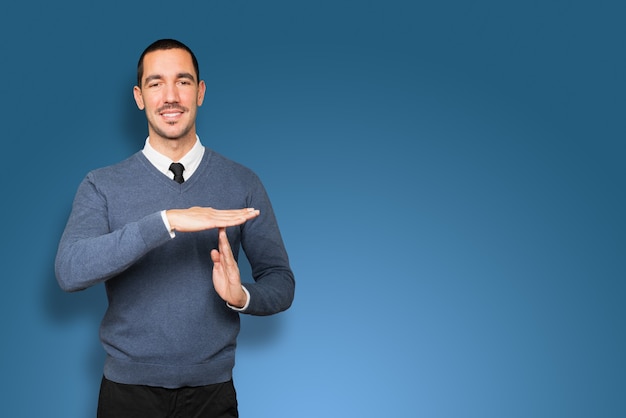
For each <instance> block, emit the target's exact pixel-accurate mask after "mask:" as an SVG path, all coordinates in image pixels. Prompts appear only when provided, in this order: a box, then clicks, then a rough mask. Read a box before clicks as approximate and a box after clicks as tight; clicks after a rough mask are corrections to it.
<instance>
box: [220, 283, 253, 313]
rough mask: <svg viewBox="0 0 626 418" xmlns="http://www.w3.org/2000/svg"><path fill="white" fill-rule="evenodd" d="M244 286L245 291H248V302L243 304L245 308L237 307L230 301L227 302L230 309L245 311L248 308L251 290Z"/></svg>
mask: <svg viewBox="0 0 626 418" xmlns="http://www.w3.org/2000/svg"><path fill="white" fill-rule="evenodd" d="M241 287H242V288H243V291H244V292H246V296H247V298H246V304H245V305H243V308H237V307H236V306H233V305H231V304H230V303H228V302H226V306H228V307H229V308H230V309H232V310H234V311H237V312H241V311H245V310H246V309H248V306H249V305H250V292H248V289H246V287H245V286H241Z"/></svg>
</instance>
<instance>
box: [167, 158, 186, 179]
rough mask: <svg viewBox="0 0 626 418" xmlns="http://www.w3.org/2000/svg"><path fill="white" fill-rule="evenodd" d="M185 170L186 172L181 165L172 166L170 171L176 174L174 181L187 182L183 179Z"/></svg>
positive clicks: (174, 164)
mask: <svg viewBox="0 0 626 418" xmlns="http://www.w3.org/2000/svg"><path fill="white" fill-rule="evenodd" d="M183 170H185V167H184V166H183V165H182V164H181V163H172V164H170V171H171V172H172V173H174V181H175V182H176V183H182V182H184V181H185V179H184V178H183Z"/></svg>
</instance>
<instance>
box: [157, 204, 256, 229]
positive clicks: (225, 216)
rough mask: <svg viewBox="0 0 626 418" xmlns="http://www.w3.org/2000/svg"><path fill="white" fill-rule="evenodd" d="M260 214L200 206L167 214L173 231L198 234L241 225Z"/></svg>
mask: <svg viewBox="0 0 626 418" xmlns="http://www.w3.org/2000/svg"><path fill="white" fill-rule="evenodd" d="M259 213H260V212H259V211H258V210H255V209H253V208H245V209H227V210H220V209H213V208H204V207H199V206H194V207H192V208H189V209H170V210H168V211H166V212H165V214H166V216H167V220H168V222H169V223H170V227H171V228H172V230H173V231H180V232H196V231H204V230H205V229H213V228H227V227H229V226H236V225H241V224H242V223H244V222H246V221H249V220H250V219H253V218H256V217H257V216H259Z"/></svg>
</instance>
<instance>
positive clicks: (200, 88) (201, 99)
mask: <svg viewBox="0 0 626 418" xmlns="http://www.w3.org/2000/svg"><path fill="white" fill-rule="evenodd" d="M204 93H206V84H205V83H204V80H200V82H199V83H198V100H197V103H198V106H202V102H204Z"/></svg>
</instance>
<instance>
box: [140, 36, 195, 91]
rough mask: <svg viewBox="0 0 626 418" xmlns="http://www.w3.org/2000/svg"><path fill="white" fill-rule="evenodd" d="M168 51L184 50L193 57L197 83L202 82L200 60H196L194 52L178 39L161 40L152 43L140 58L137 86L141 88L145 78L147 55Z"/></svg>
mask: <svg viewBox="0 0 626 418" xmlns="http://www.w3.org/2000/svg"><path fill="white" fill-rule="evenodd" d="M167 49H184V50H185V51H187V52H189V55H191V61H192V62H193V68H194V70H196V77H197V80H196V82H199V81H200V66H199V65H198V60H197V59H196V56H195V54H194V53H193V51H192V50H191V49H190V48H189V47H188V46H187V45H185V44H184V43H182V42H180V41H177V40H176V39H159V40H158V41H154V42H153V43H151V44H150V45H149V46H148V47H147V48H146V49H145V50H144V51H143V52H142V53H141V56H140V57H139V62H138V63H137V86H139V87H141V79H142V78H143V59H144V57H145V56H146V54H147V53H149V52H153V51H161V50H167Z"/></svg>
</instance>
